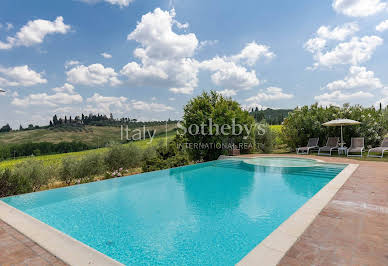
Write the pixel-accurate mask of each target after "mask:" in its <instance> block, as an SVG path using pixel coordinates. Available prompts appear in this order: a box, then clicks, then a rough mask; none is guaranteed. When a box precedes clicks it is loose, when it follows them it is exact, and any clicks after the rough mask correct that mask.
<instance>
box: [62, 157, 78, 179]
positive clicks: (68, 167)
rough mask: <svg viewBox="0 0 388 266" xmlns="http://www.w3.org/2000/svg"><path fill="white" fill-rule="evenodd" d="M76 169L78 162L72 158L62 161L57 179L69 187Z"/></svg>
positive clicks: (74, 176) (74, 177)
mask: <svg viewBox="0 0 388 266" xmlns="http://www.w3.org/2000/svg"><path fill="white" fill-rule="evenodd" d="M77 167H78V160H77V159H75V158H73V157H66V158H63V159H62V163H61V167H60V170H59V179H60V180H61V181H63V182H65V183H66V185H70V184H71V183H72V182H74V180H75V179H76V171H77Z"/></svg>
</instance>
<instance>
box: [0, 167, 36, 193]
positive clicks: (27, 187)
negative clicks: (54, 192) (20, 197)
mask: <svg viewBox="0 0 388 266" xmlns="http://www.w3.org/2000/svg"><path fill="white" fill-rule="evenodd" d="M28 192H32V187H31V183H30V182H29V181H28V180H27V178H25V177H24V176H18V175H15V174H14V173H13V172H12V171H11V170H10V169H5V170H0V198H1V197H8V196H12V195H17V194H23V193H28Z"/></svg>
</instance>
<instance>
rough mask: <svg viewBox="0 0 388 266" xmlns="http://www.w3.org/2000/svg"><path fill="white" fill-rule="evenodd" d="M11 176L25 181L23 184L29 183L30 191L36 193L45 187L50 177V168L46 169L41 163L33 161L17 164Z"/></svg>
mask: <svg viewBox="0 0 388 266" xmlns="http://www.w3.org/2000/svg"><path fill="white" fill-rule="evenodd" d="M13 174H14V175H15V176H16V178H17V179H18V180H26V181H25V183H29V186H30V187H31V189H32V191H37V190H39V189H40V188H41V187H42V186H44V185H47V183H48V181H49V179H50V178H51V177H52V173H51V171H50V168H49V167H46V166H45V165H44V164H43V162H42V161H40V160H35V159H31V160H27V161H24V162H22V163H19V164H17V165H16V166H15V168H14V173H13ZM23 182H24V181H23Z"/></svg>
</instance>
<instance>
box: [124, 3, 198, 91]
mask: <svg viewBox="0 0 388 266" xmlns="http://www.w3.org/2000/svg"><path fill="white" fill-rule="evenodd" d="M174 17H175V11H174V10H171V11H162V10H161V9H160V8H156V9H155V10H154V11H153V12H149V13H147V14H145V15H143V16H142V19H141V21H140V22H139V23H138V24H137V26H136V28H135V30H134V31H132V32H131V33H130V34H129V35H128V40H135V41H136V42H138V43H139V44H140V47H138V48H137V49H135V51H134V55H135V57H136V58H138V59H139V60H140V63H138V62H129V63H128V64H127V65H125V66H124V67H123V68H122V69H121V71H120V73H121V74H122V75H124V76H126V77H127V80H128V82H129V83H131V84H134V85H142V86H152V87H168V88H169V90H170V91H172V92H174V93H185V94H190V93H192V92H193V90H194V88H195V87H196V86H197V83H198V78H197V74H198V62H197V61H196V60H195V59H193V58H192V56H193V55H194V52H195V50H196V49H197V47H198V40H197V37H196V36H195V34H193V33H188V34H177V33H175V32H174V31H173V25H174V24H177V21H176V20H175V19H174Z"/></svg>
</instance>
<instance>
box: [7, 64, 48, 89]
mask: <svg viewBox="0 0 388 266" xmlns="http://www.w3.org/2000/svg"><path fill="white" fill-rule="evenodd" d="M44 83H47V80H46V79H45V78H43V74H42V73H37V72H35V71H34V70H32V69H30V68H29V66H27V65H24V66H16V67H9V68H4V67H1V66H0V86H3V87H9V86H11V87H15V86H25V87H27V86H33V85H36V84H44Z"/></svg>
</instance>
